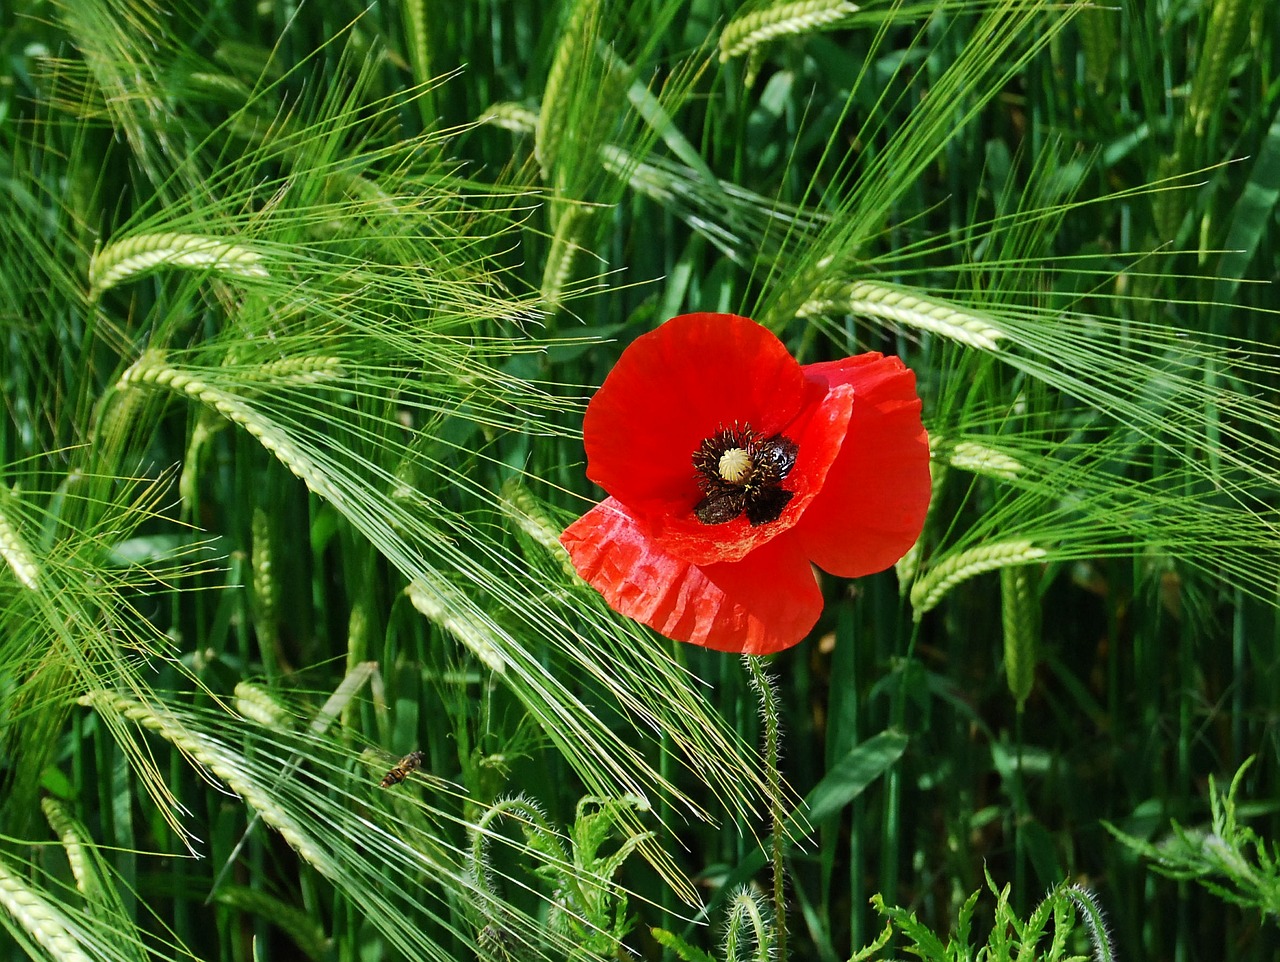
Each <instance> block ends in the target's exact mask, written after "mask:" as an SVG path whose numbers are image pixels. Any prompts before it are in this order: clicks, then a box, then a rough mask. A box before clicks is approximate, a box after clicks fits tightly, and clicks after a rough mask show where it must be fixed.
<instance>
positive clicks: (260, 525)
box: [249, 507, 280, 650]
mask: <svg viewBox="0 0 1280 962" xmlns="http://www.w3.org/2000/svg"><path fill="white" fill-rule="evenodd" d="M249 530H250V534H251V536H252V538H253V546H252V548H251V550H250V568H251V569H252V571H253V609H252V610H253V623H254V628H255V630H256V631H257V633H258V637H259V639H260V640H261V644H262V646H263V647H264V648H266V649H268V650H275V647H276V645H277V644H279V641H280V632H279V628H278V620H277V619H278V616H279V612H280V580H279V579H278V578H276V576H275V570H274V562H273V560H272V559H273V558H275V557H276V555H277V553H278V552H277V551H276V548H277V545H276V539H275V531H274V530H273V528H272V525H271V517H270V516H269V515H268V514H267V512H265V511H264V510H262V508H260V507H255V508H254V509H253V520H252V521H251V522H250V526H249Z"/></svg>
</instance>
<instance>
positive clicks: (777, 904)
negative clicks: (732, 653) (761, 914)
mask: <svg viewBox="0 0 1280 962" xmlns="http://www.w3.org/2000/svg"><path fill="white" fill-rule="evenodd" d="M742 660H743V661H745V662H746V663H747V668H748V670H749V671H750V672H751V684H752V687H753V688H755V690H756V692H757V694H758V695H759V696H760V717H761V718H762V719H763V720H764V760H765V777H766V779H767V780H768V789H769V814H770V817H771V821H772V822H773V825H772V848H771V852H770V860H771V861H772V863H773V915H774V932H775V934H774V953H773V959H774V962H787V902H786V868H785V866H784V865H783V862H782V845H783V835H784V834H785V832H786V823H785V819H786V813H785V812H783V810H782V776H781V775H780V774H779V772H778V738H779V734H778V733H779V729H780V727H781V726H780V724H779V722H778V692H777V690H776V689H775V688H774V685H773V679H772V677H770V675H769V673H768V672H766V671H765V670H764V665H763V664H762V663H761V661H760V659H759V658H755V657H753V656H751V655H747V656H745V657H744V658H743V659H742Z"/></svg>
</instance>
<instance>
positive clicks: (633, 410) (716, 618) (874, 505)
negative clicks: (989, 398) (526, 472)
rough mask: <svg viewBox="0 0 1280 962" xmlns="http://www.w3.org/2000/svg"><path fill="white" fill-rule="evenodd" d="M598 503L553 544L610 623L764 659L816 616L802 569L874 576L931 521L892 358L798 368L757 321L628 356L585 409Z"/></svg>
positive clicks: (818, 596)
mask: <svg viewBox="0 0 1280 962" xmlns="http://www.w3.org/2000/svg"><path fill="white" fill-rule="evenodd" d="M582 433H583V440H584V443H585V446H586V451H587V477H589V478H590V479H591V480H592V481H595V482H596V483H597V484H599V485H600V486H601V487H602V488H604V489H605V490H606V491H607V492H608V493H609V494H610V495H611V497H609V498H608V499H606V500H605V501H603V502H602V503H600V504H598V505H596V506H595V507H594V508H592V509H591V510H590V511H588V512H587V513H586V514H585V515H583V516H582V517H581V518H579V519H578V520H577V521H575V522H574V523H573V524H571V525H570V526H569V527H568V528H567V529H566V530H565V532H564V534H563V535H561V537H560V540H561V542H562V543H563V544H564V546H565V547H566V548H567V549H568V551H569V556H570V558H572V559H573V564H574V567H575V568H576V569H577V570H578V573H579V574H580V575H582V577H583V578H584V579H586V581H587V582H589V583H590V584H591V585H592V586H593V587H595V589H596V590H597V591H599V592H600V593H601V594H602V595H603V596H604V598H605V600H606V601H607V602H608V603H609V605H610V606H611V607H613V608H614V609H616V610H617V611H620V612H621V613H622V614H624V615H627V616H628V617H631V618H634V619H636V620H637V621H640V622H643V623H644V624H646V625H649V626H651V627H653V628H655V629H657V630H658V631H660V632H662V634H664V635H667V636H668V637H670V638H675V639H677V640H679V641H688V642H692V643H693V644H695V645H705V646H706V647H708V648H716V649H719V650H721V651H736V652H745V653H748V654H768V653H770V652H774V651H779V650H781V649H783V648H787V647H790V646H791V645H794V644H796V643H797V642H798V641H800V640H801V639H802V638H803V637H804V636H805V635H806V634H808V632H809V630H810V629H811V628H812V627H813V626H814V623H815V622H816V621H817V620H818V615H819V614H821V612H822V593H821V591H820V590H819V588H818V583H817V579H816V577H815V575H814V572H813V569H812V567H811V563H812V564H816V565H818V567H820V568H822V569H824V570H825V571H828V572H830V573H831V574H834V575H838V576H840V577H845V578H856V577H859V576H861V575H865V574H871V573H872V572H875V571H881V570H883V569H885V568H887V567H889V566H890V565H892V564H893V563H894V562H895V561H897V560H898V559H899V558H901V557H902V556H903V555H904V554H905V553H906V552H907V550H908V549H909V548H910V547H911V546H912V545H913V544H914V543H915V540H916V538H917V537H919V535H920V529H921V527H922V526H923V524H924V516H925V511H926V509H927V508H928V505H929V491H930V486H929V440H928V437H927V435H926V434H925V430H924V427H923V425H922V424H921V423H920V398H919V397H917V396H916V390H915V375H914V374H913V373H912V372H911V371H909V370H907V369H906V368H905V367H904V366H903V364H902V362H901V361H900V360H899V359H898V358H896V357H884V356H883V355H881V354H859V355H857V356H855V357H847V358H844V359H842V360H839V361H828V362H824V363H820V364H805V365H801V364H800V363H799V362H797V361H796V359H795V358H793V357H792V356H791V354H790V353H788V351H787V349H786V347H785V346H784V345H783V343H782V342H781V341H779V340H778V339H777V338H776V337H774V335H773V334H771V333H770V332H769V331H768V330H766V329H765V328H763V327H761V326H760V325H759V324H757V323H756V322H755V321H752V320H749V319H747V318H745V317H738V316H736V315H733V314H686V315H683V316H681V317H676V318H672V319H671V320H670V321H667V322H666V323H665V324H663V325H662V326H661V327H659V328H658V329H657V330H655V331H652V332H650V333H648V334H644V335H642V336H641V337H639V338H637V339H636V340H635V342H634V343H632V344H631V346H630V347H628V348H627V349H626V350H625V351H623V353H622V357H621V358H619V359H618V363H617V365H616V366H615V367H614V369H613V370H612V371H611V372H610V373H609V376H608V377H607V378H606V379H605V382H604V385H603V386H602V387H601V388H600V390H599V391H598V392H596V395H595V396H594V397H593V398H592V399H591V402H590V404H588V405H587V413H586V418H585V420H584V422H583V429H582Z"/></svg>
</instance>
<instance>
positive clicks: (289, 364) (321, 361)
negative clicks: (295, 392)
mask: <svg viewBox="0 0 1280 962" xmlns="http://www.w3.org/2000/svg"><path fill="white" fill-rule="evenodd" d="M344 373H345V370H344V365H343V363H342V358H339V357H330V356H327V355H323V354H320V355H303V356H301V357H284V358H281V359H280V360H278V361H268V362H267V363H265V364H258V365H255V366H253V367H246V368H237V369H236V374H237V376H239V377H243V378H245V379H246V380H249V379H252V380H255V381H269V382H270V383H271V386H272V387H282V386H284V385H286V384H322V383H324V382H326V381H333V380H335V379H336V378H339V377H342V375H343V374H344Z"/></svg>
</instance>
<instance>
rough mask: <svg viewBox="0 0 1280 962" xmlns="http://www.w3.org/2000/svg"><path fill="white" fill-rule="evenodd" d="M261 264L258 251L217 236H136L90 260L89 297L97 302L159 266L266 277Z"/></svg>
mask: <svg viewBox="0 0 1280 962" xmlns="http://www.w3.org/2000/svg"><path fill="white" fill-rule="evenodd" d="M261 261H262V254H260V253H259V252H258V251H255V250H252V249H250V248H248V247H245V246H244V245H243V244H236V243H233V242H231V241H225V240H219V239H218V238H216V237H204V236H201V235H199V234H139V235H137V236H135V237H127V238H125V239H124V240H122V241H117V242H116V243H114V244H108V245H107V246H106V247H104V248H103V249H102V250H100V251H97V252H96V253H95V254H94V255H93V257H92V258H90V260H89V296H90V298H91V299H96V298H98V297H99V296H100V295H101V294H102V293H103V292H104V291H107V290H110V289H111V288H112V287H115V286H116V285H117V284H119V283H120V282H121V281H124V280H127V279H128V278H130V277H133V276H135V275H137V274H141V273H143V272H144V271H149V270H152V269H153V268H156V267H162V266H163V267H179V268H184V269H187V270H208V271H215V272H217V273H219V274H229V275H233V276H237V277H256V278H264V277H269V276H270V274H269V273H268V271H267V269H266V268H265V267H263V266H262V263H261Z"/></svg>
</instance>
